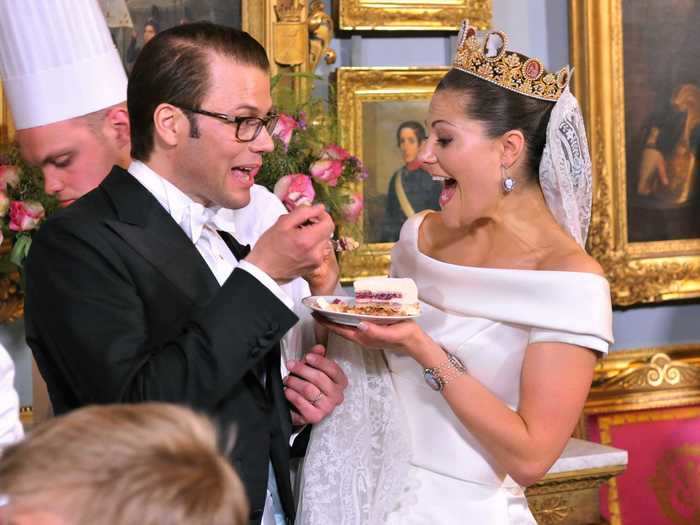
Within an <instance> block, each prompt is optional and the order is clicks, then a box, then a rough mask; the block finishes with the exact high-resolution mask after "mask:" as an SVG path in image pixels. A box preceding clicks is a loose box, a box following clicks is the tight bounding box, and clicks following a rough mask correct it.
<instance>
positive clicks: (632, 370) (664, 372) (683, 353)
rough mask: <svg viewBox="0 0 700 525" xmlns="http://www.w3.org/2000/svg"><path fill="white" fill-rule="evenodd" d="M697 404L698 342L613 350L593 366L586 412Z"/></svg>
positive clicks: (699, 381)
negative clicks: (593, 374)
mask: <svg viewBox="0 0 700 525" xmlns="http://www.w3.org/2000/svg"><path fill="white" fill-rule="evenodd" d="M698 403H700V344H684V345H673V346H666V347H660V348H649V349H642V350H627V351H617V352H613V353H611V354H609V355H608V356H607V357H605V358H604V359H602V360H601V361H600V362H599V363H598V365H597V366H596V370H595V376H594V379H593V385H592V387H591V392H590V394H589V396H588V400H587V401H586V406H585V409H584V410H585V412H586V413H587V414H601V413H608V412H626V411H630V410H647V409H653V408H662V407H676V406H687V405H693V404H698Z"/></svg>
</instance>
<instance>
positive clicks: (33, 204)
mask: <svg viewBox="0 0 700 525" xmlns="http://www.w3.org/2000/svg"><path fill="white" fill-rule="evenodd" d="M43 218H44V207H43V206H42V205H41V203H40V202H37V201H12V203H10V229H11V230H13V231H16V232H26V231H29V230H33V229H34V228H36V227H37V225H38V224H39V222H41V219H43Z"/></svg>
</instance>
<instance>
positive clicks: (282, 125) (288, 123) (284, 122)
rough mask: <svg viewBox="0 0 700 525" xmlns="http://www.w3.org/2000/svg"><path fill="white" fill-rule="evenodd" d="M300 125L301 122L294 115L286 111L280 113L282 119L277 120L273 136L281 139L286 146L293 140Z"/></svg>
mask: <svg viewBox="0 0 700 525" xmlns="http://www.w3.org/2000/svg"><path fill="white" fill-rule="evenodd" d="M298 127H299V123H298V122H297V121H296V119H295V118H294V117H291V116H289V115H287V114H285V113H280V119H279V120H278V121H277V126H275V130H274V131H273V132H272V136H273V137H277V138H278V139H280V140H281V141H282V143H283V144H284V147H285V148H286V147H288V146H289V143H290V142H291V140H292V135H293V134H294V130H295V129H296V128H298Z"/></svg>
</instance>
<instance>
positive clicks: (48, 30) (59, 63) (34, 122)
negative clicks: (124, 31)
mask: <svg viewBox="0 0 700 525" xmlns="http://www.w3.org/2000/svg"><path fill="white" fill-rule="evenodd" d="M0 78H2V82H3V87H4V89H5V93H6V96H7V100H8V102H9V105H10V110H11V112H12V115H13V117H14V122H15V128H16V129H17V133H16V139H17V142H18V144H19V146H20V150H21V153H22V156H23V157H24V159H25V160H26V161H27V162H29V163H30V164H33V165H36V166H39V167H40V168H41V169H42V171H43V173H44V177H45V190H46V192H47V193H49V194H54V195H56V197H57V198H58V200H59V202H60V203H61V205H62V206H67V205H69V204H71V203H72V202H73V201H74V200H76V199H78V198H79V197H81V196H83V195H84V194H85V193H87V192H88V191H90V190H92V189H93V188H95V187H97V186H98V185H99V183H100V182H102V179H104V177H105V176H106V175H107V173H109V171H110V170H111V169H112V166H113V165H115V164H116V165H119V166H122V167H124V168H126V167H128V165H129V163H130V138H129V117H128V113H127V110H126V102H125V101H126V83H127V79H126V74H125V72H124V67H123V66H122V63H121V61H120V59H119V55H118V53H117V49H116V47H115V46H114V42H113V41H112V38H111V35H110V33H109V29H108V28H107V24H106V22H105V19H104V15H103V14H102V11H101V10H100V7H99V5H98V3H97V0H25V1H22V2H18V1H17V0H0Z"/></svg>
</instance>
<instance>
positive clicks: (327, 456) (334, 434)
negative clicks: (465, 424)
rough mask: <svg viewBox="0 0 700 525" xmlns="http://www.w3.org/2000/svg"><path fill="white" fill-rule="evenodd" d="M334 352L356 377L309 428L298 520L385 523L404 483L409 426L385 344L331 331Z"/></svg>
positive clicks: (316, 524) (320, 524) (322, 524)
mask: <svg viewBox="0 0 700 525" xmlns="http://www.w3.org/2000/svg"><path fill="white" fill-rule="evenodd" d="M328 355H329V357H331V358H332V359H334V360H335V361H336V362H337V363H338V364H339V365H340V367H341V368H342V369H343V371H344V372H345V374H346V375H347V376H348V382H349V384H350V385H351V386H350V387H349V388H347V389H346V393H345V400H344V401H343V403H342V404H341V405H340V406H339V407H337V408H336V409H335V411H334V412H333V413H332V414H331V415H330V416H329V417H327V418H326V419H324V420H323V421H322V422H321V423H319V424H318V425H315V426H314V428H313V430H312V432H311V439H310V442H309V447H308V450H307V453H306V458H305V460H304V464H303V467H302V470H301V475H300V478H301V480H300V486H301V487H302V491H301V494H300V497H299V504H298V509H297V521H296V523H298V524H302V525H327V524H333V525H382V524H384V523H386V515H387V514H388V513H389V512H390V511H391V510H393V509H394V508H395V507H396V502H397V501H398V497H399V495H400V493H401V491H402V490H403V486H404V482H405V479H406V471H407V467H408V460H409V454H410V444H409V442H408V434H407V431H406V429H405V428H404V426H403V421H404V418H403V415H402V414H401V412H400V410H401V409H400V407H399V404H398V402H397V399H396V395H395V392H394V389H393V386H392V383H391V377H390V375H389V373H388V371H387V367H386V363H385V361H384V356H383V354H382V352H381V351H377V350H365V349H363V348H361V347H359V346H357V345H354V344H353V343H350V342H348V341H346V340H344V339H341V338H338V337H335V336H331V340H329V342H328Z"/></svg>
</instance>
